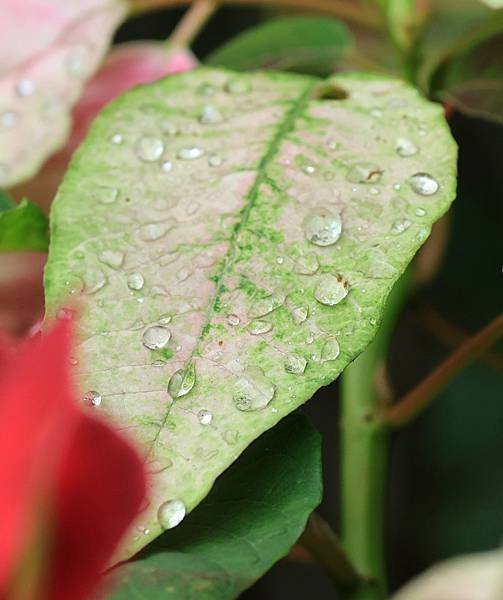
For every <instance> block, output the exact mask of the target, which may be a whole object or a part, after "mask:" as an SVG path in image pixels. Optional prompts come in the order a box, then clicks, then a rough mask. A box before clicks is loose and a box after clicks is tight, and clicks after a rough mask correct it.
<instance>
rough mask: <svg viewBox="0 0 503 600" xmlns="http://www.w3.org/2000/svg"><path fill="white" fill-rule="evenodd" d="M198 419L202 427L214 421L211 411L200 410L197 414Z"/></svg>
mask: <svg viewBox="0 0 503 600" xmlns="http://www.w3.org/2000/svg"><path fill="white" fill-rule="evenodd" d="M197 419H198V421H199V423H201V425H209V424H210V423H211V421H212V420H213V415H212V414H211V413H210V411H209V410H200V411H199V412H198V413H197Z"/></svg>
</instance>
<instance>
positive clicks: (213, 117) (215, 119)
mask: <svg viewBox="0 0 503 600" xmlns="http://www.w3.org/2000/svg"><path fill="white" fill-rule="evenodd" d="M223 120H224V118H223V117H222V114H221V113H220V111H219V110H217V109H216V108H215V107H214V106H211V105H209V104H207V105H206V106H203V110H202V111H201V114H200V116H199V122H200V123H202V124H203V125H216V124H217V123H221V122H222V121H223Z"/></svg>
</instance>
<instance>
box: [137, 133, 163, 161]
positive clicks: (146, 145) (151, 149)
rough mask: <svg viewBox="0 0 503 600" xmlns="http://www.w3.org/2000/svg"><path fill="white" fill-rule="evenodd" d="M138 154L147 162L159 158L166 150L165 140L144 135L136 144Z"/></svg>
mask: <svg viewBox="0 0 503 600" xmlns="http://www.w3.org/2000/svg"><path fill="white" fill-rule="evenodd" d="M135 152H136V156H138V158H140V159H141V160H143V161H145V162H155V161H156V160H159V159H160V158H161V156H162V154H163V152H164V142H163V141H162V140H161V139H159V138H157V137H154V136H152V135H144V136H143V137H141V138H140V139H139V140H138V141H137V142H136V144H135Z"/></svg>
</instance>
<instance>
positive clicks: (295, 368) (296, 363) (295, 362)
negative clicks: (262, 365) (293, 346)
mask: <svg viewBox="0 0 503 600" xmlns="http://www.w3.org/2000/svg"><path fill="white" fill-rule="evenodd" d="M306 366H307V360H306V359H305V358H304V357H303V356H298V355H297V354H289V355H288V356H287V357H286V358H285V363H284V367H285V371H286V372H287V373H292V374H295V375H301V374H302V373H304V371H305V370H306Z"/></svg>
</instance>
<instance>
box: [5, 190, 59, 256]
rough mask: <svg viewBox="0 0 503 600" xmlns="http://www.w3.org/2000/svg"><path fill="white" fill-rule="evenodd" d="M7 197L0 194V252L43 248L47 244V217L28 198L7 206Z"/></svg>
mask: <svg viewBox="0 0 503 600" xmlns="http://www.w3.org/2000/svg"><path fill="white" fill-rule="evenodd" d="M7 202H9V200H8V198H7V197H2V196H0V210H2V208H3V207H5V208H3V210H2V212H0V252H5V251H11V250H43V251H46V250H47V248H48V246H49V229H48V221H47V217H46V216H45V215H44V213H43V212H42V211H41V210H40V208H39V207H38V206H36V205H35V204H32V203H31V202H29V201H28V200H26V199H25V200H22V201H21V202H20V204H18V205H17V206H16V205H14V207H9V205H8V204H7Z"/></svg>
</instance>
